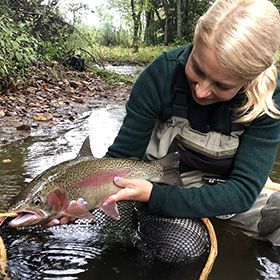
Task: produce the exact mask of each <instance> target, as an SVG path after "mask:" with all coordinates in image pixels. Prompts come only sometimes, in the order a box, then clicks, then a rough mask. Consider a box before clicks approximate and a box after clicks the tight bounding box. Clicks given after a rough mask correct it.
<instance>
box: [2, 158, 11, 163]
mask: <svg viewBox="0 0 280 280" xmlns="http://www.w3.org/2000/svg"><path fill="white" fill-rule="evenodd" d="M2 162H3V163H10V162H12V161H11V160H10V159H9V158H7V159H3V160H2Z"/></svg>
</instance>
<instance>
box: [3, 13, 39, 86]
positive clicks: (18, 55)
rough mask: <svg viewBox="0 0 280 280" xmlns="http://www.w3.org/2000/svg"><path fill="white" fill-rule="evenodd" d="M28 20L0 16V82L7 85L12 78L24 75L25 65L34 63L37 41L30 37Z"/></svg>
mask: <svg viewBox="0 0 280 280" xmlns="http://www.w3.org/2000/svg"><path fill="white" fill-rule="evenodd" d="M30 27H31V24H30V22H29V21H27V22H26V23H21V24H20V25H19V26H18V27H17V25H16V23H15V22H14V21H13V20H12V19H11V18H8V17H7V16H5V15H2V16H1V17H0V45H1V48H0V82H1V85H0V86H1V88H3V87H5V86H8V85H9V84H10V83H11V82H12V80H13V78H16V77H18V76H22V75H24V69H25V67H26V66H28V65H31V64H32V63H34V61H35V59H36V51H35V49H36V47H37V46H38V41H37V40H36V39H35V38H34V37H31V38H30Z"/></svg>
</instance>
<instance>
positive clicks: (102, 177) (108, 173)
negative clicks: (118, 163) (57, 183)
mask: <svg viewBox="0 0 280 280" xmlns="http://www.w3.org/2000/svg"><path fill="white" fill-rule="evenodd" d="M129 172H130V170H129V169H120V170H104V171H100V172H97V173H95V174H92V175H90V176H88V177H86V178H84V179H83V180H81V181H79V182H75V183H73V184H72V185H71V186H73V187H79V188H87V187H100V186H102V185H104V184H107V183H111V182H112V183H113V179H114V177H116V176H119V177H123V176H125V175H127V174H128V173H129Z"/></svg>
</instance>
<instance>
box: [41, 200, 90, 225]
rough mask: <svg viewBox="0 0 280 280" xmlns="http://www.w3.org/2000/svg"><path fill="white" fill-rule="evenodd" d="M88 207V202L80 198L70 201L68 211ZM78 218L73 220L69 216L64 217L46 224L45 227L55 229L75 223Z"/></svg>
mask: <svg viewBox="0 0 280 280" xmlns="http://www.w3.org/2000/svg"><path fill="white" fill-rule="evenodd" d="M86 206H87V202H86V201H84V200H83V199H82V198H79V199H77V201H76V200H72V201H70V203H69V204H68V207H67V210H71V211H73V210H75V208H77V209H80V208H81V207H82V208H84V207H86ZM76 220H77V218H71V217H69V216H62V217H61V218H60V219H53V220H52V221H50V222H48V223H47V224H44V225H43V226H44V227H53V226H57V225H67V224H71V223H73V222H75V221H76Z"/></svg>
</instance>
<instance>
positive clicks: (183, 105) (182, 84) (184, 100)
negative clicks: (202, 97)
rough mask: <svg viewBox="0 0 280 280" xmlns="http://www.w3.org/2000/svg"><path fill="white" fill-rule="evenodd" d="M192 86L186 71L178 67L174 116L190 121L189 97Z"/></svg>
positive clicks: (180, 66) (174, 89)
mask: <svg viewBox="0 0 280 280" xmlns="http://www.w3.org/2000/svg"><path fill="white" fill-rule="evenodd" d="M190 90H191V89H190V86H189V83H188V80H187V77H186V74H185V69H184V68H183V66H182V65H181V64H179V63H178V65H177V73H176V81H175V85H174V87H173V92H174V101H173V116H177V117H181V118H186V119H188V107H189V101H188V97H189V95H190V92H191V91H190Z"/></svg>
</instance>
